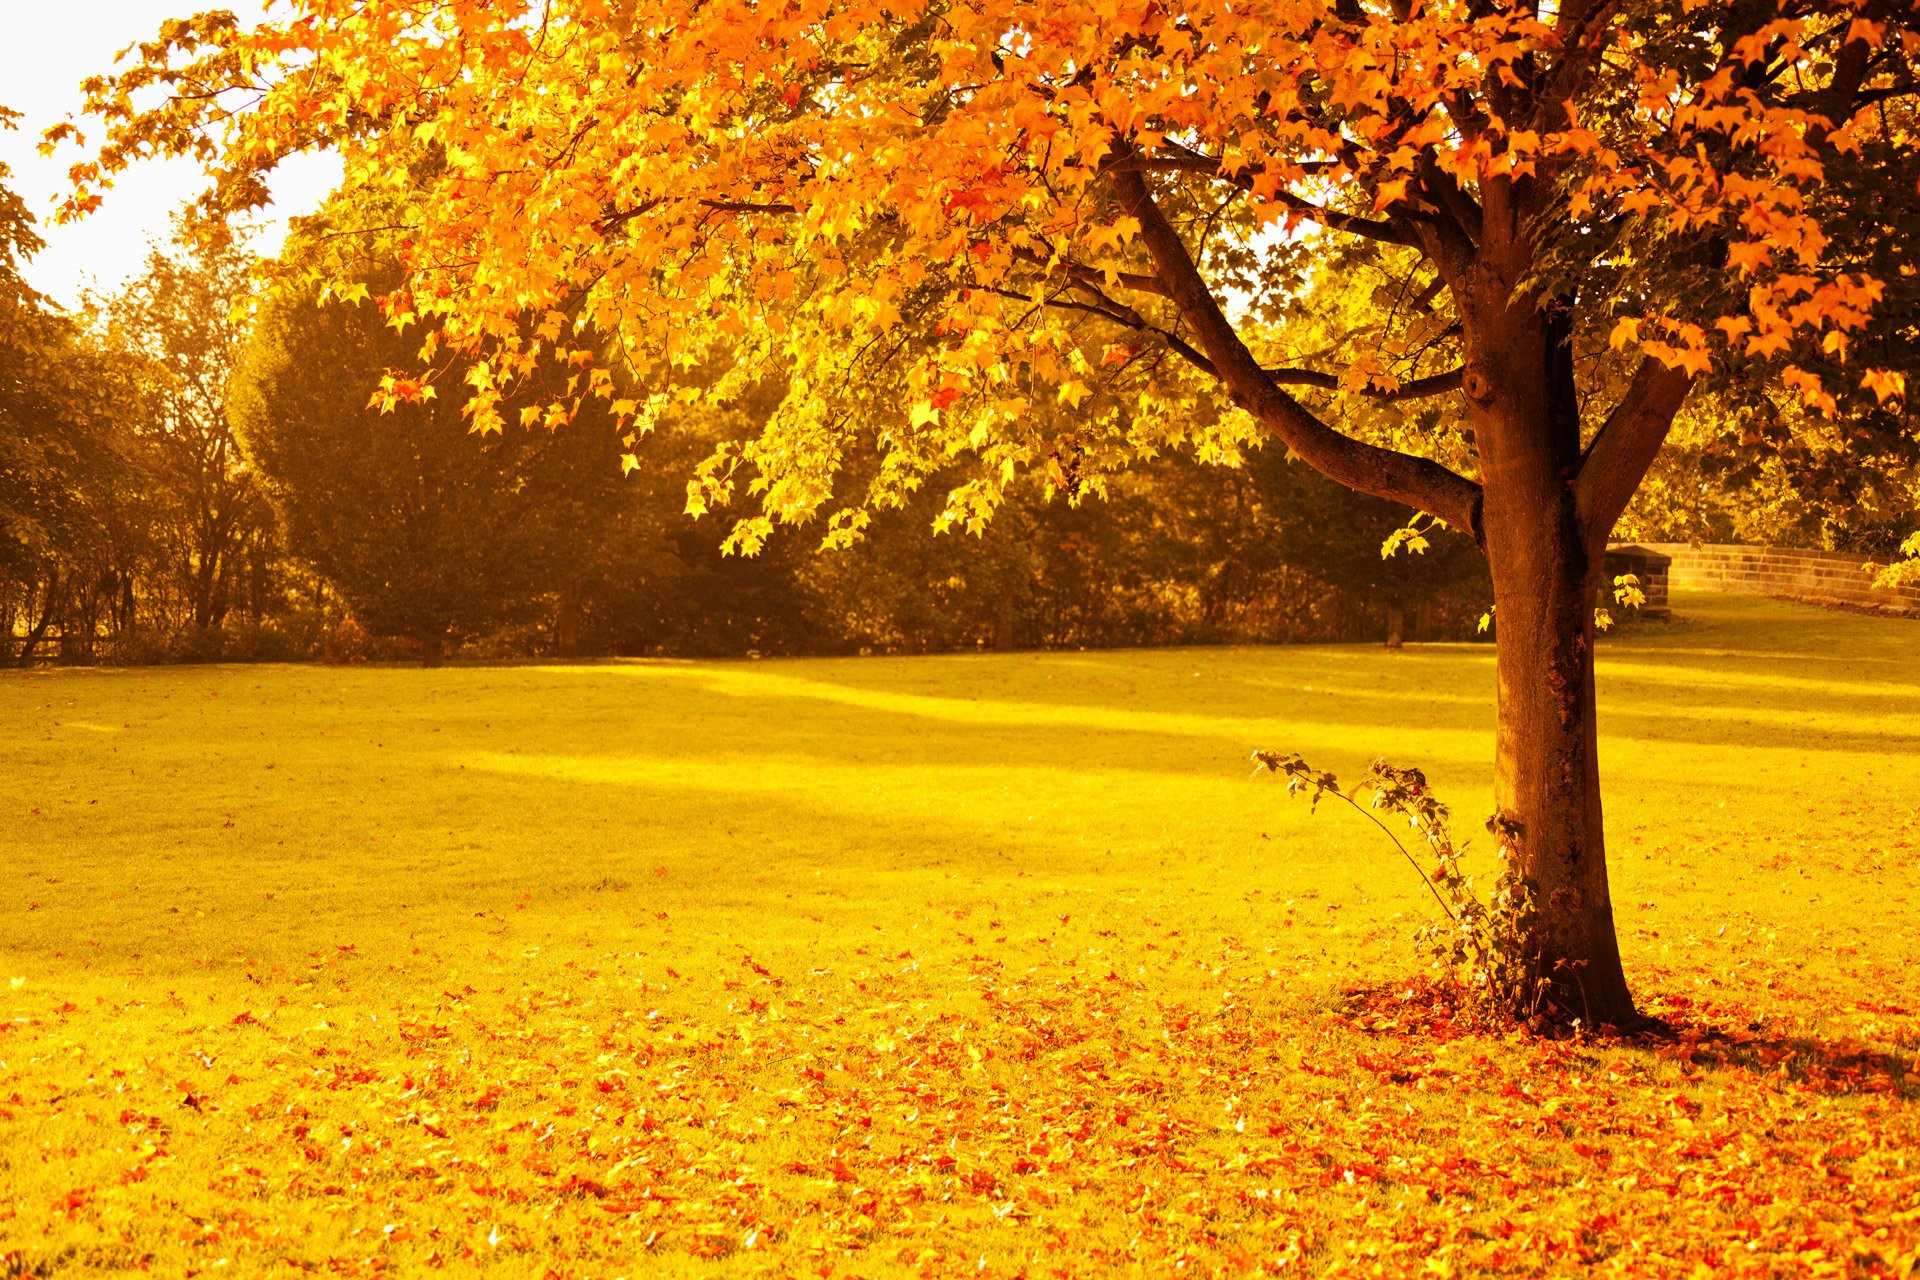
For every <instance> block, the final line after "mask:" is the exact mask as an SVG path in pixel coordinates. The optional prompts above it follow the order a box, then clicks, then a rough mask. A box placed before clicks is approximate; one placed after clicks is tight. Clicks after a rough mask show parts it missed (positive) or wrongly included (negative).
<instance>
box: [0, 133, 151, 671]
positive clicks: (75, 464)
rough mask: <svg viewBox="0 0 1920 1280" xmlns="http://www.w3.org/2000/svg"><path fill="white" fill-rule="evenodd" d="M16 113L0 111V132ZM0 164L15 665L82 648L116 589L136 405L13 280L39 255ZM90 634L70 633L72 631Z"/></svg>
mask: <svg viewBox="0 0 1920 1280" xmlns="http://www.w3.org/2000/svg"><path fill="white" fill-rule="evenodd" d="M14 118H15V117H14V114H13V113H12V112H10V111H7V110H5V109H4V108H0V128H11V127H13V120H14ZM9 176H10V173H9V170H8V169H7V167H6V166H5V165H0V662H8V663H18V664H20V665H22V666H24V665H26V664H27V663H29V662H32V661H33V660H34V657H35V654H36V652H37V651H38V649H39V647H40V645H41V644H42V643H43V642H45V641H46V640H47V639H48V638H49V636H50V635H52V634H53V633H55V632H58V633H59V635H60V638H61V641H62V643H63V645H68V646H71V645H72V644H73V643H74V642H75V641H78V642H80V643H81V644H86V643H89V642H90V641H91V638H92V624H93V621H94V618H95V615H96V613H97V608H98V606H99V605H100V604H101V602H102V601H103V600H108V601H111V600H114V599H115V598H116V597H117V596H118V594H119V592H118V590H117V588H118V587H119V585H120V584H121V583H122V582H123V581H124V577H123V572H124V569H125V567H126V565H125V559H124V557H123V555H122V554H121V553H122V551H123V548H122V547H121V545H120V543H119V540H118V539H117V538H116V536H115V535H116V533H117V532H118V531H119V528H120V522H119V521H118V520H117V519H116V516H117V515H118V514H119V513H120V512H123V511H124V510H125V501H124V498H125V492H126V490H127V489H128V488H129V487H130V480H131V468H130V465H129V460H128V441H127V440H126V438H125V431H124V427H125V422H126V419H127V418H128V417H129V416H130V415H131V413H132V412H133V411H134V410H135V408H136V407H137V404H138V399H137V396H136V394H135V391H134V388H133V386H132V384H131V382H130V381H129V380H128V379H127V378H126V377H124V376H123V371H122V370H120V369H119V368H118V367H117V363H116V362H115V361H113V360H111V359H109V358H107V357H106V356H105V355H104V354H103V353H102V352H100V351H98V350H97V349H96V348H95V347H93V346H92V345H90V344H89V343H88V342H87V340H86V335H84V334H83V333H82V332H80V330H79V328H78V327H77V326H76V325H75V324H74V323H73V322H72V321H71V320H69V319H68V318H67V317H64V316H62V315H59V314H58V313H56V312H54V311H53V310H52V309H51V308H50V307H49V306H48V304H47V301H46V299H45V298H43V297H41V296H40V295H39V294H38V293H36V292H35V291H34V290H33V289H32V288H31V287H30V286H28V285H27V283H26V281H25V280H24V279H22V278H21V275H20V268H21V266H22V265H23V264H24V263H25V261H26V260H27V259H28V258H29V257H31V255H32V254H33V253H34V252H35V251H36V250H38V249H39V248H40V245H41V241H40V237H39V235H38V233H37V232H36V231H35V229H34V223H33V216H32V214H30V213H29V212H28V211H27V208H26V206H25V204H24V203H23V202H22V201H21V200H20V198H19V196H17V195H16V194H15V193H14V192H13V191H12V190H11V189H10V188H9V187H8V186H7V185H6V180H7V179H8V177H9ZM76 618H80V619H84V620H85V621H86V623H87V626H86V627H85V628H83V629H80V630H78V631H77V632H76V629H75V627H74V626H73V622H74V620H75V619H76Z"/></svg>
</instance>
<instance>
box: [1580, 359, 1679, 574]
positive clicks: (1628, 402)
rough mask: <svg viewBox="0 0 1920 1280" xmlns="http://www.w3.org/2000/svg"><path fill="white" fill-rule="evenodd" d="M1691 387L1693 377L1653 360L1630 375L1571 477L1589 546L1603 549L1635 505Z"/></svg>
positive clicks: (1581, 528)
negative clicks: (1636, 495) (1624, 514)
mask: <svg viewBox="0 0 1920 1280" xmlns="http://www.w3.org/2000/svg"><path fill="white" fill-rule="evenodd" d="M1692 385H1693V377H1692V375H1690V374H1688V373H1686V372H1685V371H1684V370H1680V369H1669V368H1668V367H1667V366H1666V365H1664V364H1662V363H1661V362H1660V361H1658V360H1656V359H1654V358H1653V357H1652V356H1648V357H1647V358H1645V359H1644V360H1642V361H1641V362H1640V367H1639V368H1638V369H1637V370H1635V371H1634V375H1633V381H1632V382H1631V383H1629V384H1628V385H1627V393H1626V394H1625V395H1624V396H1621V397H1620V403H1619V404H1617V405H1615V406H1614V409H1613V412H1612V413H1611V414H1609V415H1607V420H1606V422H1604V423H1602V424H1601V426H1600V430H1599V431H1598V432H1597V433H1596V434H1595V435H1594V437H1593V440H1592V441H1591V442H1590V443H1589V444H1588V445H1587V448H1586V452H1585V453H1584V454H1582V455H1581V458H1580V470H1579V471H1578V472H1577V473H1576V474H1575V476H1574V480H1573V501H1574V507H1575V510H1576V511H1577V512H1578V513H1579V520H1580V531H1581V533H1582V534H1583V535H1584V536H1585V537H1586V539H1587V542H1588V544H1589V545H1592V546H1598V545H1600V544H1601V543H1603V542H1604V541H1605V540H1606V537H1607V535H1608V534H1610V533H1612V532H1613V525H1614V522H1615V521H1617V520H1618V519H1619V518H1620V513H1621V512H1623V511H1625V510H1626V509H1627V504H1628V503H1629V502H1631V501H1633V491H1634V490H1635V489H1638V488H1639V487H1640V481H1641V479H1642V478H1643V477H1645V475H1646V474H1647V468H1649V467H1651V466H1652V465H1653V460H1654V458H1655V457H1656V456H1658V454H1659V452H1660V446H1661V445H1663V444H1665V443H1666V440H1667V432H1669V431H1671V430H1672V429H1673V419H1674V416H1675V415H1676V414H1678V413H1679V412H1680V405H1681V403H1682V402H1683V401H1685V400H1686V398H1687V390H1688V388H1690V387H1691V386H1692Z"/></svg>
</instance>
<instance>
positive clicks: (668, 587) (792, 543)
mask: <svg viewBox="0 0 1920 1280" xmlns="http://www.w3.org/2000/svg"><path fill="white" fill-rule="evenodd" d="M0 225H3V226H5V227H9V228H11V231H10V234H11V235H12V236H13V237H14V238H13V239H12V240H11V241H9V242H8V244H9V245H10V246H11V252H10V254H9V255H8V257H7V259H6V261H7V263H8V264H9V268H8V272H7V274H6V276H5V277H4V280H0V287H4V288H5V290H6V297H5V303H6V312H5V316H4V318H3V320H0V323H4V324H5V326H6V327H5V330H4V337H3V338H0V361H4V362H5V363H4V371H5V382H4V390H3V391H0V395H4V400H0V528H3V529H4V536H3V537H0V640H4V642H5V645H6V649H5V653H4V659H5V660H6V661H7V662H9V663H11V664H15V665H22V664H28V663H33V662H39V661H65V662H165V661H221V660H226V661H244V660H291V659H307V658H320V659H332V660H342V661H351V660H355V659H362V658H373V659H381V658H386V659H417V660H421V661H425V662H429V663H431V662H437V661H440V660H442V659H443V658H445V657H447V656H450V655H455V654H465V655H469V656H484V657H489V658H509V657H520V656H591V655H609V654H624V655H632V654H694V655H722V654H747V653H761V654H788V653H841V652H874V651H877V652H916V653H917V652H930V651H938V650H952V649H968V648H979V647H999V648H1011V647H1047V646H1112V645H1126V644H1170V643H1212V642H1221V641H1291V640H1316V639H1317V640H1331V639H1357V638H1363V637H1368V638H1379V639H1386V638H1388V637H1389V635H1390V633H1392V635H1393V638H1395V639H1396V640H1397V638H1398V637H1399V636H1400V635H1403V634H1404V635H1405V636H1407V637H1409V638H1440V637H1465V636H1470V635H1472V634H1473V632H1474V623H1475V620H1476V619H1477V618H1478V617H1479V616H1480V615H1481V614H1482V613H1483V612H1484V611H1485V608H1486V603H1487V599H1488V595H1489V592H1488V587H1487V583H1486V577H1485V571H1484V568H1483V567H1482V566H1481V562H1480V560H1479V557H1478V555H1477V553H1476V552H1475V551H1474V550H1473V548H1472V547H1471V546H1470V544H1469V543H1468V542H1467V541H1466V539H1464V538H1459V537H1454V536H1451V535H1446V534H1438V533H1436V534H1433V535H1431V537H1430V544H1431V545H1430V546H1429V547H1428V549H1427V550H1426V551H1425V553H1424V554H1418V555H1416V554H1413V553H1411V552H1405V553H1402V554H1399V555H1396V556H1394V557H1392V558H1386V557H1383V556H1382V555H1381V551H1380V549H1381V546H1382V544H1383V542H1384V541H1385V540H1386V539H1387V538H1388V537H1389V535H1390V534H1391V533H1392V532H1393V531H1394V530H1395V529H1396V528H1398V527H1400V526H1401V525H1402V524H1403V523H1404V522H1405V520H1406V518H1407V515H1408V513H1407V512H1406V510H1405V509H1404V508H1400V507H1396V506H1394V505H1393V504H1391V503H1386V502H1381V501H1379V500H1377V499H1372V498H1366V497H1362V496H1358V495H1355V494H1352V493H1350V492H1348V491H1346V490H1344V489H1340V488H1338V487H1336V486H1334V485H1332V484H1330V483H1328V482H1326V481H1324V480H1322V479H1321V478H1320V477H1318V476H1317V475H1316V474H1314V473H1313V472H1311V471H1309V470H1308V469H1307V468H1305V467H1303V466H1300V465H1298V464H1296V463H1290V462H1288V461H1287V459H1286V458H1285V457H1284V455H1283V453H1282V452H1281V451H1280V450H1278V449H1273V450H1266V451H1262V452H1257V453H1254V454H1253V455H1251V456H1250V457H1249V458H1248V459H1247V460H1246V462H1245V465H1244V466H1242V467H1240V468H1238V469H1233V470H1230V471H1228V472H1227V475H1226V480H1225V483H1224V485H1223V484H1222V481H1221V476H1220V475H1219V474H1218V473H1219V472H1220V471H1221V468H1217V467H1207V468H1203V467H1202V466H1201V465H1200V464H1197V463H1195V462H1192V461H1190V460H1187V459H1184V458H1177V457H1169V458H1166V459H1162V460H1160V461H1158V462H1156V463H1154V464H1152V465H1150V466H1147V467H1145V468H1144V469H1142V470H1140V471H1139V472H1137V473H1135V474H1133V475H1129V476H1127V477H1125V478H1123V479H1122V480H1121V481H1120V482H1119V483H1117V484H1116V485H1115V486H1114V487H1113V488H1112V489H1111V490H1110V491H1109V492H1107V493H1106V494H1105V495H1104V496H1101V497H1089V498H1087V499H1086V500H1085V501H1081V502H1079V503H1072V502H1069V501H1067V500H1065V499H1063V498H1061V497H1058V496H1054V497H1053V498H1051V499H1049V498H1048V497H1047V496H1046V494H1045V493H1044V491H1043V490H1042V488H1041V486H1039V485H1037V484H1035V485H1033V486H1032V487H1031V488H1030V489H1028V490H1019V491H1016V492H1015V493H1014V494H1013V495H1012V496H1011V497H1010V498H1009V500H1008V502H1007V505H1006V508H1005V509H1004V510H1003V512H1002V513H1001V515H1000V517H999V518H997V519H996V520H995V521H994V522H993V523H992V524H991V525H990V526H988V528H987V529H986V530H985V532H984V533H983V534H981V535H978V536H976V535H972V534H968V533H965V532H960V531H953V532H947V533H935V532H934V517H935V515H936V514H937V512H938V510H939V508H940V506H941V504H942V502H943V501H944V494H945V492H946V490H947V489H948V488H950V487H952V484H955V483H958V482H959V480H960V479H961V478H963V477H960V476H958V475H954V476H945V477H943V476H935V477H933V478H932V479H931V480H930V481H929V482H928V483H927V484H925V485H924V486H922V488H921V489H920V491H919V494H918V496H917V498H916V499H915V500H913V501H909V502H908V503H907V504H906V505H905V506H903V507H901V508H899V509H897V510H893V511H890V512H886V513H883V514H882V515H881V516H879V517H878V518H876V519H875V520H874V522H873V524H872V526H871V527H870V528H869V529H868V531H867V536H866V537H865V538H863V539H862V540H861V541H859V542H858V543H856V544H855V545H854V546H853V547H851V548H849V549H846V550H843V551H839V552H834V553H828V554H819V553H817V552H816V548H815V546H814V539H812V538H809V537H807V536H805V533H806V531H805V530H804V529H802V530H800V531H799V532H798V533H797V534H785V535H782V536H780V537H778V538H776V539H774V540H773V541H772V542H771V543H770V544H769V545H768V546H767V547H766V548H765V549H764V550H763V551H762V552H761V553H760V554H759V555H756V556H751V557H748V556H739V555H733V556H728V555H723V554H721V550H720V545H719V544H720V540H721V535H722V530H721V529H720V527H718V526H717V525H716V523H715V522H714V521H712V520H706V521H696V520H693V519H690V518H689V517H688V516H687V515H686V514H685V507H686V491H685V489H684V484H683V482H681V481H677V480H675V479H673V478H672V477H676V476H685V475H687V474H688V473H690V472H691V471H692V469H693V466H694V464H695V463H696V462H697V461H698V460H699V459H700V458H702V457H704V456H706V455H707V454H709V453H710V452H711V451H712V449H713V447H714V445H715V444H716V443H718V442H720V441H722V440H725V439H742V440H744V439H746V438H749V437H750V436H751V435H752V434H754V433H755V431H756V430H757V428H758V416H757V415H759V414H762V413H764V411H765V404H762V403H758V402H756V400H755V397H753V396H751V395H749V396H747V397H745V398H743V400H742V402H741V403H739V404H737V405H734V406H732V407H730V408H728V409H724V410H715V409H711V408H701V409H697V410H690V411H687V412H685V413H682V414H679V415H674V414H671V413H669V414H668V415H667V416H666V417H665V418H664V419H663V421H662V422H661V425H660V427H659V428H658V429H657V430H656V431H655V432H653V433H652V434H651V435H649V436H648V437H646V438H645V439H644V440H641V441H639V442H637V443H636V444H634V445H633V446H632V449H633V450H636V451H638V452H639V453H640V454H642V455H643V456H644V457H645V465H643V466H641V467H640V468H639V469H638V470H637V471H635V472H634V473H633V474H631V475H623V469H622V466H621V458H622V455H623V453H626V452H628V451H629V449H628V446H626V445H624V444H623V443H622V442H621V440H620V439H619V438H618V436H617V433H616V431H615V428H614V426H613V424H612V422H611V420H609V419H607V418H605V417H596V416H595V414H596V412H599V411H598V410H597V404H598V402H597V401H593V400H591V399H589V400H587V401H585V402H584V403H583V408H582V411H581V414H580V415H579V416H578V417H577V418H576V420H574V421H573V422H571V423H568V424H566V426H565V427H564V429H551V428H549V427H548V426H546V425H541V424H535V425H531V426H529V427H525V428H510V429H509V430H508V431H506V432H505V433H503V434H499V435H493V436H486V437H481V436H476V435H474V434H473V433H472V432H471V431H470V430H469V427H468V423H467V421H466V419H465V418H464V417H463V416H462V414H461V412H460V405H459V403H458V402H457V399H456V398H455V397H454V396H451V395H450V396H447V397H444V398H434V399H427V400H424V401H421V402H418V403H412V404H408V403H401V404H399V405H397V406H396V407H394V408H393V409H392V410H391V411H390V412H386V413H379V412H376V411H374V410H373V409H371V408H370V407H369V406H368V399H369V392H370V390H372V389H373V388H375V387H377V386H378V385H379V383H380V379H381V377H382V376H383V375H384V374H385V373H386V371H388V370H390V369H393V368H396V367H403V366H405V365H406V364H407V363H408V362H409V361H410V360H411V359H412V358H413V356H414V354H415V352H416V351H417V349H418V338H417V335H416V336H409V335H408V334H407V333H405V332H404V327H395V326H393V325H390V324H388V323H387V322H386V320H385V318H384V317H383V316H382V314H381V313H380V311H379V310H378V309H377V308H376V307H374V306H373V305H372V304H371V303H368V302H365V301H362V302H359V303H357V304H356V303H351V302H343V301H337V300H336V301H334V302H332V303H330V304H328V305H325V306H319V305H315V304H314V303H313V302H312V301H311V300H308V299H305V298H301V297H300V296H299V295H298V294H297V293H288V294H285V295H282V296H280V297H278V298H277V299H276V300H273V301H269V302H266V303H263V304H260V305H259V306H258V307H242V308H240V309H236V303H245V302H246V300H247V299H248V297H249V293H248V284H247V271H248V266H249V262H248V259H247V258H246V256H245V255H244V254H242V253H241V252H239V251H237V250H232V249H222V250H201V251H194V252H187V251H184V250H178V249H172V250H156V251H155V252H154V254H153V255H152V257H151V259H150V260H149V262H148V265H147V269H146V271H145V272H144V274H143V275H142V276H141V277H140V278H139V279H137V280H135V281H134V282H132V283H131V284H129V285H128V286H126V287H125V288H124V289H123V290H122V291H121V292H120V293H118V294H116V295H114V296H112V297H110V298H105V299H96V300H93V301H92V302H91V304H90V306H89V307H88V308H87V309H86V312H85V314H83V315H81V316H77V317H76V316H66V315H61V314H58V313H56V312H55V311H54V310H53V309H52V308H51V307H49V306H48V305H47V304H46V303H45V302H44V300H42V299H39V298H38V297H36V296H35V295H33V293H32V291H31V290H29V289H28V288H26V286H25V285H24V284H23V283H22V282H21V281H20V280H19V277H18V272H17V265H18V261H19V260H20V258H22V257H23V256H24V255H25V254H26V253H27V252H30V251H31V249H32V247H33V244H34V242H33V240H32V232H31V228H30V225H29V224H28V222H27V221H26V220H25V218H24V215H23V214H22V215H21V216H19V217H17V218H16V219H15V220H13V221H11V222H7V223H4V224H0ZM446 384H447V385H455V386H457V385H458V380H457V379H447V380H446ZM551 390H552V389H551V388H542V387H539V386H533V387H529V388H527V389H526V397H525V398H526V400H527V402H528V403H538V402H543V401H546V400H550V399H551V396H550V395H546V394H543V393H544V392H549V391H551ZM774 398H777V389H774V388H768V389H767V391H766V395H765V402H766V404H770V403H771V402H772V400H773V399H774ZM1223 493H1224V495H1225V497H1224V499H1223V496H1222V495H1223ZM1329 531H1331V532H1332V533H1333V535H1334V536H1333V537H1332V538H1329V537H1328V536H1327V534H1328V532H1329Z"/></svg>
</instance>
